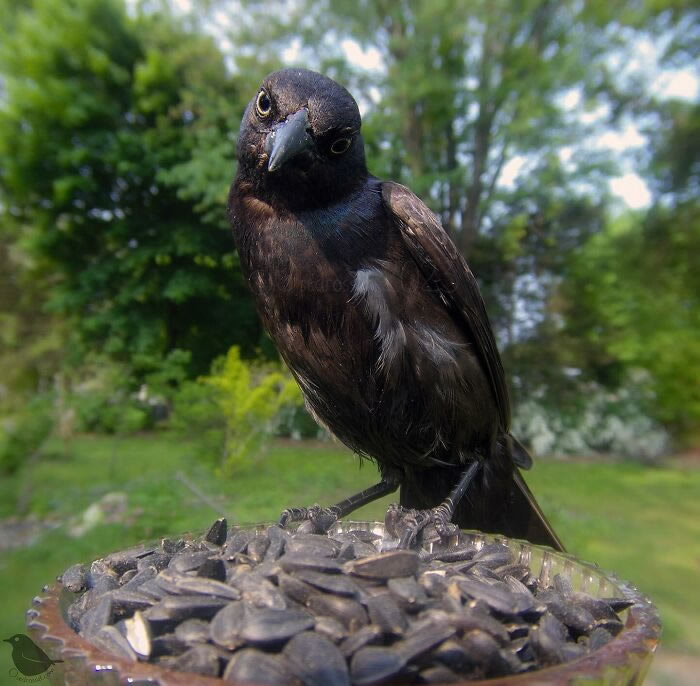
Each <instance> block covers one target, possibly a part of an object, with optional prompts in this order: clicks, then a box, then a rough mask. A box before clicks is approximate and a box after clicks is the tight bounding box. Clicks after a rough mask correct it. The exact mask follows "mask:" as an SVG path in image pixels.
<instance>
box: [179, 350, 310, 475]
mask: <svg viewBox="0 0 700 686" xmlns="http://www.w3.org/2000/svg"><path fill="white" fill-rule="evenodd" d="M301 405H302V397H301V391H300V390H299V387H298V386H297V384H296V381H294V379H293V377H292V376H291V374H290V373H289V372H288V371H287V370H286V369H285V368H284V367H283V366H282V364H281V363H279V362H277V363H274V362H261V361H253V362H249V361H246V360H243V359H242V358H241V355H240V350H239V349H238V347H236V346H234V347H233V348H231V349H230V350H229V352H228V354H227V355H226V357H223V358H219V359H218V360H216V361H215V362H214V364H213V365H212V371H211V374H210V375H209V376H205V377H202V378H201V379H199V380H198V381H197V382H196V384H189V383H185V384H183V385H182V387H181V389H180V392H179V393H178V395H177V397H176V400H175V412H174V416H173V421H172V424H173V426H175V427H177V428H179V430H180V431H182V432H186V433H188V434H189V435H196V437H197V439H198V441H199V442H200V446H201V448H203V449H204V450H206V451H209V454H208V457H207V458H206V459H207V460H209V461H215V462H216V463H218V465H219V466H220V468H221V469H222V470H223V471H225V472H231V471H234V470H235V469H237V468H239V467H241V466H242V465H244V464H245V463H246V462H247V461H248V460H249V459H250V457H251V456H252V455H253V454H255V453H256V452H257V451H259V450H260V449H261V448H262V446H263V445H264V443H265V441H266V440H267V439H268V438H269V437H271V436H274V435H276V434H277V433H278V431H279V429H280V426H281V424H282V422H283V421H284V420H285V417H286V418H290V417H291V416H292V415H293V413H294V412H295V411H296V409H297V408H300V407H301ZM201 448H200V452H201Z"/></svg>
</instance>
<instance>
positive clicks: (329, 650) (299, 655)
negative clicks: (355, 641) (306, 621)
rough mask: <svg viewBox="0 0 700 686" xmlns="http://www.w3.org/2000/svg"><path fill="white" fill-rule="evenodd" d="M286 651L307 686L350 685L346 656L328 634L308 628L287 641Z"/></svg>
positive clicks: (298, 675)
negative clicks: (321, 634) (326, 635)
mask: <svg viewBox="0 0 700 686" xmlns="http://www.w3.org/2000/svg"><path fill="white" fill-rule="evenodd" d="M282 654H283V655H284V656H285V657H286V658H287V660H289V663H290V666H291V669H292V672H293V673H294V674H295V675H296V676H297V677H299V678H300V679H301V680H302V681H303V682H304V683H305V684H306V686H350V675H349V673H348V666H347V663H346V662H345V658H344V657H343V656H342V654H341V652H340V650H338V648H337V647H336V646H335V645H334V644H333V643H332V642H331V641H329V640H328V639H327V638H326V637H325V636H319V635H318V634H315V633H313V632H312V631H304V632H302V633H300V634H297V635H296V636H295V637H294V638H292V639H291V640H290V641H289V642H288V643H287V645H286V646H285V647H284V650H283V651H282Z"/></svg>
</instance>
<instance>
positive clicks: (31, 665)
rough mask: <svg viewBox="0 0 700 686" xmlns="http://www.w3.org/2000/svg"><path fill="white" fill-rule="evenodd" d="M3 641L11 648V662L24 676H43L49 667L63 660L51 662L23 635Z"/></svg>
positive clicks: (16, 635)
mask: <svg viewBox="0 0 700 686" xmlns="http://www.w3.org/2000/svg"><path fill="white" fill-rule="evenodd" d="M3 640H4V641H5V643H9V644H10V645H11V646H12V661H13V662H14V663H15V667H17V669H18V670H19V671H20V672H22V674H24V676H36V675H37V674H43V673H44V672H45V671H46V670H47V669H48V668H49V667H51V665H55V664H57V663H58V662H63V660H52V659H51V658H50V657H49V656H48V655H47V654H46V653H45V652H44V651H43V650H42V649H41V648H39V646H38V645H37V644H36V643H34V641H32V639H31V638H29V636H27V635H25V634H15V635H14V636H10V638H5V639H3Z"/></svg>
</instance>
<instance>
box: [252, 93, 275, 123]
mask: <svg viewBox="0 0 700 686" xmlns="http://www.w3.org/2000/svg"><path fill="white" fill-rule="evenodd" d="M255 111H256V112H257V113H258V115H259V116H261V117H267V115H268V114H270V112H272V103H271V102H270V96H269V95H268V94H267V93H266V92H265V91H260V92H259V93H258V99H257V100H256V101H255Z"/></svg>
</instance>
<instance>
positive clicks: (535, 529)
mask: <svg viewBox="0 0 700 686" xmlns="http://www.w3.org/2000/svg"><path fill="white" fill-rule="evenodd" d="M513 483H514V484H515V486H516V488H517V489H518V491H520V493H521V495H522V497H523V498H524V500H525V501H526V503H527V506H528V509H529V513H528V517H527V522H528V525H527V534H526V535H525V536H523V538H525V539H526V540H528V541H532V542H533V543H541V544H543V545H548V546H551V547H552V548H554V549H555V550H559V551H560V552H562V553H565V552H566V548H564V544H563V543H562V542H561V539H560V538H559V536H557V533H556V531H554V528H553V527H552V525H551V524H550V523H549V520H548V519H547V517H545V515H544V512H542V509H541V508H540V506H539V503H538V502H537V501H536V500H535V496H534V495H532V491H531V490H530V489H529V488H528V485H527V484H526V483H525V479H523V475H522V474H521V473H520V470H518V469H515V470H514V471H513Z"/></svg>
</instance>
